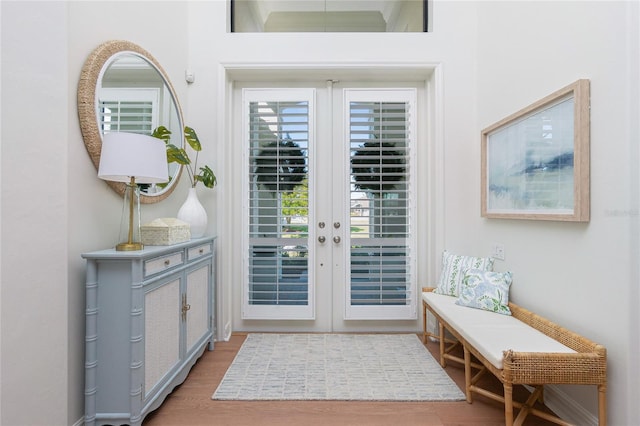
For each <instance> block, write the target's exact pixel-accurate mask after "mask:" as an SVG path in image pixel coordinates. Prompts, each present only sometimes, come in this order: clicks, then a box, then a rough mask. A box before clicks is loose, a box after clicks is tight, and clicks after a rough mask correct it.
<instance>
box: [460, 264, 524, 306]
mask: <svg viewBox="0 0 640 426" xmlns="http://www.w3.org/2000/svg"><path fill="white" fill-rule="evenodd" d="M512 280H513V279H512V274H511V272H493V271H483V270H480V269H468V270H466V271H464V277H463V278H462V285H461V286H460V296H459V297H458V300H456V304H457V305H461V306H468V307H470V308H476V309H484V310H485V311H491V312H495V313H497V314H503V315H511V309H509V287H510V286H511V282H512Z"/></svg>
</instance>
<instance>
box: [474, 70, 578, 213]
mask: <svg viewBox="0 0 640 426" xmlns="http://www.w3.org/2000/svg"><path fill="white" fill-rule="evenodd" d="M589 85H590V84H589V80H586V79H581V80H578V81H576V82H574V83H572V84H570V85H568V86H566V87H564V88H562V89H560V90H558V91H556V92H554V93H552V94H550V95H549V96H547V97H545V98H543V99H541V100H539V101H537V102H535V103H534V104H532V105H530V106H528V107H526V108H524V109H522V110H520V111H518V112H516V113H515V114H512V115H510V116H508V117H506V118H504V119H502V120H500V121H499V122H497V123H495V124H493V125H491V126H489V127H487V128H486V129H484V130H482V135H481V136H482V153H481V162H482V169H481V181H482V183H481V185H482V188H481V194H482V196H481V200H482V201H481V214H482V216H483V217H486V218H497V219H531V220H556V221H573V222H588V221H589V203H590V201H589V143H590V142H589V140H590V129H589V127H590V124H589V120H590V119H589V109H590V106H589V104H590V98H589V96H590V95H589V91H590V90H589V89H590V88H589Z"/></svg>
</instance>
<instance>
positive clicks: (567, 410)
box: [526, 385, 598, 426]
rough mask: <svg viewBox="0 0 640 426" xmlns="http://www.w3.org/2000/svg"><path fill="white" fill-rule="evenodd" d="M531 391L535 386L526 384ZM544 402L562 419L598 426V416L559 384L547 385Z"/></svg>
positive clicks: (587, 425)
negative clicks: (570, 395) (560, 387)
mask: <svg viewBox="0 0 640 426" xmlns="http://www.w3.org/2000/svg"><path fill="white" fill-rule="evenodd" d="M526 387H527V389H529V391H533V388H531V387H529V386H526ZM544 404H545V405H546V406H547V407H549V409H551V410H552V411H553V412H554V413H556V414H557V415H558V417H560V418H561V419H563V420H565V421H567V422H569V423H573V424H576V425H582V426H596V425H597V424H598V417H597V416H594V415H593V414H592V413H591V412H590V411H588V410H586V409H585V408H584V407H583V406H582V405H580V404H578V403H577V402H576V401H575V400H574V399H572V398H570V397H569V395H567V394H566V393H564V392H562V391H561V390H560V389H559V388H558V386H554V385H545V387H544Z"/></svg>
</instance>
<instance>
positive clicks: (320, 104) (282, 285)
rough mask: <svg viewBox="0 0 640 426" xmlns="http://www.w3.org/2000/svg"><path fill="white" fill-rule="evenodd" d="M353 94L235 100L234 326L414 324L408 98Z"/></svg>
mask: <svg viewBox="0 0 640 426" xmlns="http://www.w3.org/2000/svg"><path fill="white" fill-rule="evenodd" d="M354 86H355V85H348V84H346V83H342V84H341V85H338V84H335V85H334V84H333V83H327V84H326V85H325V84H320V85H318V86H316V87H305V88H268V89H263V88H244V89H243V90H242V117H243V120H242V129H243V132H242V135H243V137H242V139H243V144H244V145H243V153H244V156H243V166H244V168H245V169H244V176H245V182H244V186H243V196H244V199H245V203H244V209H243V223H244V224H245V225H246V226H245V229H244V230H243V231H244V235H243V241H244V247H243V252H244V256H245V259H244V260H245V261H244V265H243V266H244V267H243V274H244V277H243V290H242V291H243V295H242V318H243V319H246V320H254V319H259V320H274V321H278V325H279V327H280V329H282V325H283V324H285V326H284V327H285V328H287V329H290V330H291V331H296V330H312V331H325V332H326V331H365V330H366V331H376V330H391V329H402V328H403V327H405V328H406V327H407V325H408V324H413V323H415V318H416V312H417V299H416V294H417V292H416V282H415V271H416V268H415V258H414V257H415V256H414V254H415V242H414V238H413V234H412V233H411V229H412V226H413V218H414V217H415V198H412V194H414V193H415V184H414V182H415V179H414V174H415V164H414V161H413V159H414V158H415V155H412V151H415V141H416V130H415V129H416V123H415V121H416V117H417V110H416V89H415V88H352V87H354ZM369 87H371V86H369ZM286 324H288V326H287V325H286Z"/></svg>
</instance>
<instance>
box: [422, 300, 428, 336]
mask: <svg viewBox="0 0 640 426" xmlns="http://www.w3.org/2000/svg"><path fill="white" fill-rule="evenodd" d="M422 343H424V344H425V345H426V344H427V304H426V303H425V301H424V300H423V301H422Z"/></svg>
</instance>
